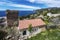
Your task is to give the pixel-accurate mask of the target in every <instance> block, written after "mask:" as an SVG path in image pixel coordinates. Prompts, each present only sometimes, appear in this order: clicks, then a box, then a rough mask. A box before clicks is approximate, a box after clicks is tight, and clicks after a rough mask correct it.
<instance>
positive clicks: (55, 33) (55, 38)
mask: <svg viewBox="0 0 60 40" xmlns="http://www.w3.org/2000/svg"><path fill="white" fill-rule="evenodd" d="M27 40H60V29H50V30H46V31H44V32H41V33H39V34H37V35H36V36H34V37H31V38H29V39H27Z"/></svg>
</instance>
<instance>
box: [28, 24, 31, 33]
mask: <svg viewBox="0 0 60 40" xmlns="http://www.w3.org/2000/svg"><path fill="white" fill-rule="evenodd" d="M28 30H29V32H31V31H32V24H30V25H29V28H28Z"/></svg>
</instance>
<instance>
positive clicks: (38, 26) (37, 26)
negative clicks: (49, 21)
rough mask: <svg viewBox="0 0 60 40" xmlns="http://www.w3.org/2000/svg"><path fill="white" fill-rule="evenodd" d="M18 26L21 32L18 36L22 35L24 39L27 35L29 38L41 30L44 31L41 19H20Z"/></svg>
mask: <svg viewBox="0 0 60 40" xmlns="http://www.w3.org/2000/svg"><path fill="white" fill-rule="evenodd" d="M30 24H32V32H31V35H30V32H29V30H28V28H29V25H30ZM18 28H19V30H20V33H21V34H20V36H21V37H23V38H24V39H27V37H28V38H30V37H32V36H35V35H36V34H38V33H40V32H41V31H44V30H45V23H44V22H43V20H41V19H30V20H20V21H19V26H18Z"/></svg>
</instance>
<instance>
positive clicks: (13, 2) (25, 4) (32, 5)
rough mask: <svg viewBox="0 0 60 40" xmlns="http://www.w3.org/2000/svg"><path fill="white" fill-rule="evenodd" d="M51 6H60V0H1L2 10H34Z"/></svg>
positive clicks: (0, 6) (0, 7) (0, 8)
mask: <svg viewBox="0 0 60 40" xmlns="http://www.w3.org/2000/svg"><path fill="white" fill-rule="evenodd" d="M49 7H60V0H0V10H7V9H10V10H25V11H32V10H37V9H42V8H49Z"/></svg>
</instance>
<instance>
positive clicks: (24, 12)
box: [0, 11, 35, 17]
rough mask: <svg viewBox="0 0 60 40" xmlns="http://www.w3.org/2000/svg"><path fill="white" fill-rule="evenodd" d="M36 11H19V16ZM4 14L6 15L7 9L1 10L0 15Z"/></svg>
mask: <svg viewBox="0 0 60 40" xmlns="http://www.w3.org/2000/svg"><path fill="white" fill-rule="evenodd" d="M34 13H35V12H34V11H18V16H27V15H30V14H34ZM3 16H6V11H0V17H3Z"/></svg>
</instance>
